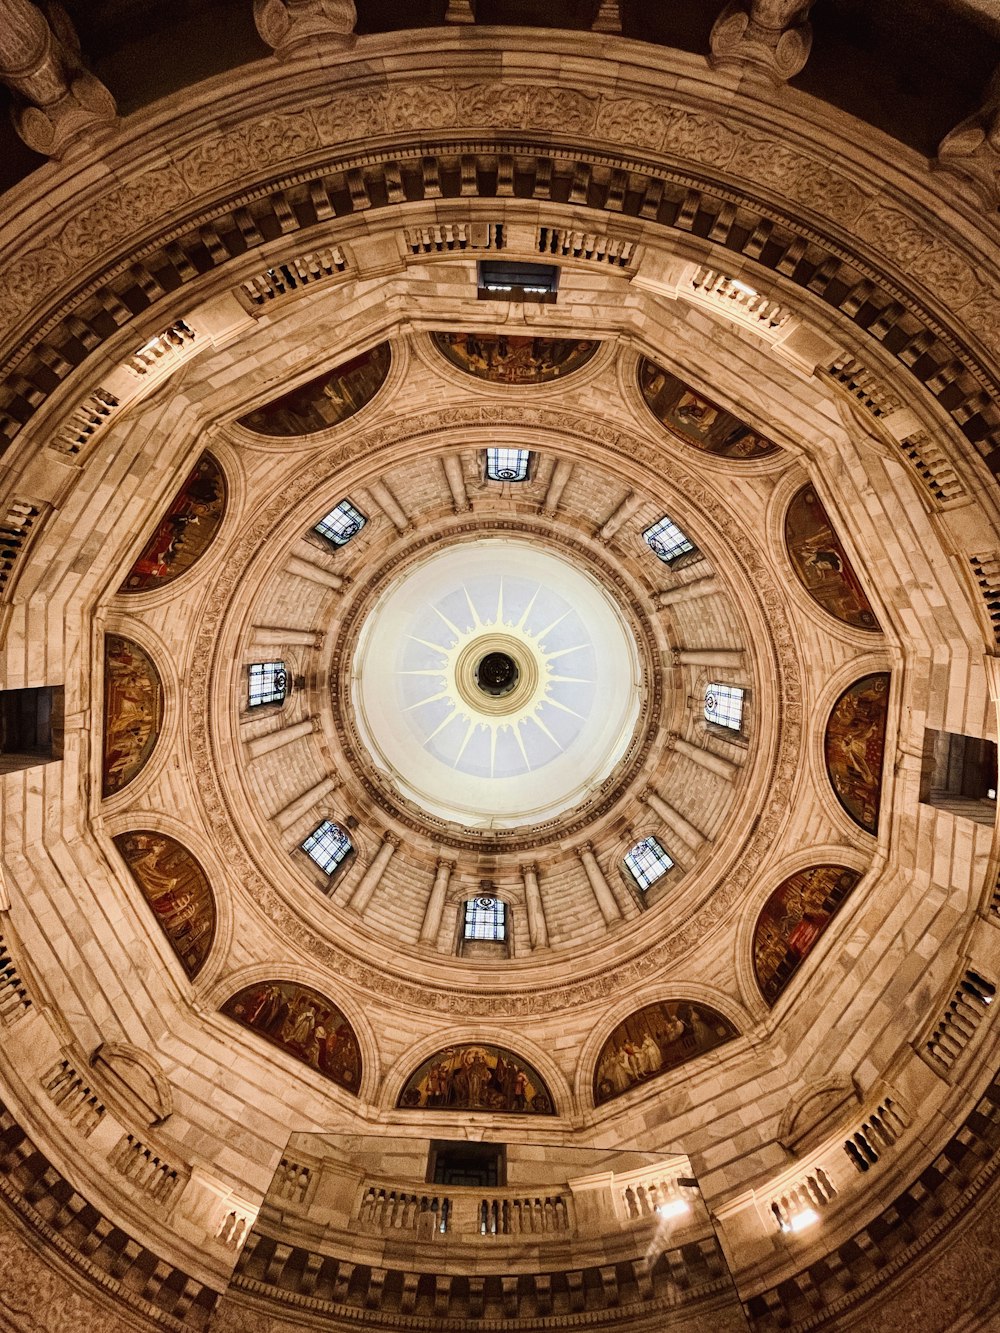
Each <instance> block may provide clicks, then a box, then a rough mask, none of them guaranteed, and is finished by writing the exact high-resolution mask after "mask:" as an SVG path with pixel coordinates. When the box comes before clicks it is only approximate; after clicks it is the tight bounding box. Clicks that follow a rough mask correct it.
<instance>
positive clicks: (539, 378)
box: [431, 333, 601, 387]
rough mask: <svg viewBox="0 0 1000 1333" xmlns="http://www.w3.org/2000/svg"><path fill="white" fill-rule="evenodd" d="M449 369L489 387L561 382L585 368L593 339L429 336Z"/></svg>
mask: <svg viewBox="0 0 1000 1333" xmlns="http://www.w3.org/2000/svg"><path fill="white" fill-rule="evenodd" d="M431 339H432V341H433V343H434V346H435V347H436V348H437V350H438V351H439V352H440V353H441V355H442V356H443V357H444V358H445V360H446V361H447V362H449V364H450V365H453V366H455V367H456V368H457V369H458V370H462V371H464V372H465V373H466V374H467V375H473V376H475V378H476V379H480V380H486V381H487V383H489V384H508V385H512V386H518V387H523V386H524V385H531V384H548V383H550V382H551V381H552V380H557V379H558V380H564V379H565V378H566V376H567V375H572V373H573V372H574V371H575V370H579V369H580V368H581V367H582V366H585V365H586V364H587V362H588V361H589V360H590V359H591V357H592V356H593V355H594V353H595V352H596V351H597V349H598V348H599V347H600V345H601V344H600V343H599V342H598V341H596V340H595V339H592V338H588V339H579V338H544V337H526V336H524V335H518V334H506V333H432V334H431Z"/></svg>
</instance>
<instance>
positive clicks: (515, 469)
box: [486, 449, 531, 481]
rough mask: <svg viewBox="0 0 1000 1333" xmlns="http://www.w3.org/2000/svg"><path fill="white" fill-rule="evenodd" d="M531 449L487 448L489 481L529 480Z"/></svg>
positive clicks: (487, 475)
mask: <svg viewBox="0 0 1000 1333" xmlns="http://www.w3.org/2000/svg"><path fill="white" fill-rule="evenodd" d="M530 458H531V450H530V449H487V450H486V480H487V481H527V480H528V461H529V459H530Z"/></svg>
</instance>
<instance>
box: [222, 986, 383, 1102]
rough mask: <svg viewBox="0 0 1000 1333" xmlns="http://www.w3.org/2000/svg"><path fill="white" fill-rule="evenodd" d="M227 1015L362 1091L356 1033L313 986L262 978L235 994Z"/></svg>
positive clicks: (353, 1089) (228, 1003)
mask: <svg viewBox="0 0 1000 1333" xmlns="http://www.w3.org/2000/svg"><path fill="white" fill-rule="evenodd" d="M222 1013H224V1014H225V1015H226V1016H227V1017H228V1018H234V1019H235V1020H236V1022H237V1023H241V1024H242V1025H243V1027H245V1028H249V1030H250V1031H251V1032H255V1033H257V1035H258V1036H261V1037H263V1038H264V1039H265V1040H266V1041H269V1042H271V1043H272V1044H273V1045H274V1046H279V1047H280V1048H281V1049H282V1050H283V1051H285V1052H287V1053H288V1054H289V1055H291V1056H292V1057H293V1058H294V1059H296V1060H301V1062H302V1063H303V1064H304V1065H308V1067H309V1068H310V1069H313V1070H315V1071H316V1072H317V1073H318V1074H322V1075H323V1076H324V1077H325V1078H328V1079H330V1080H331V1081H332V1082H334V1083H336V1084H338V1085H339V1086H340V1087H342V1088H346V1089H347V1091H348V1092H353V1093H355V1094H357V1092H358V1089H359V1087H360V1086H361V1075H362V1061H361V1046H360V1044H359V1042H358V1037H357V1034H356V1032H355V1031H354V1028H353V1027H352V1026H351V1023H350V1022H349V1021H348V1019H347V1018H346V1016H345V1015H344V1013H343V1011H342V1010H341V1009H340V1008H339V1007H338V1006H337V1005H336V1004H334V1002H333V1001H332V1000H330V999H328V998H327V997H326V996H325V995H321V994H320V992H319V991H317V990H313V988H312V987H311V986H304V985H302V983H301V982H298V981H277V980H275V981H270V980H269V981H257V982H254V983H253V984H252V985H249V986H244V987H243V989H242V990H239V991H237V992H236V994H235V995H231V996H230V997H229V999H228V1000H226V1002H225V1003H224V1004H223V1005H222Z"/></svg>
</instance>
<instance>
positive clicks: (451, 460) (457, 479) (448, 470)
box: [441, 454, 472, 514]
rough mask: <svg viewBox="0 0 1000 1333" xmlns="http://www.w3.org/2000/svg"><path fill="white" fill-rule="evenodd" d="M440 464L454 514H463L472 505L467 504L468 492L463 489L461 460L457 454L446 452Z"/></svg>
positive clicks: (463, 480)
mask: <svg viewBox="0 0 1000 1333" xmlns="http://www.w3.org/2000/svg"><path fill="white" fill-rule="evenodd" d="M441 465H442V467H443V468H444V475H445V480H446V481H447V483H448V489H449V491H451V507H452V509H453V510H454V511H455V513H456V514H464V513H465V512H466V510H468V509H471V508H472V506H471V505H470V504H469V493H468V491H467V490H466V489H465V473H464V472H463V471H462V460H461V459H460V458H459V456H458V454H447V455H445V457H444V458H442V460H441Z"/></svg>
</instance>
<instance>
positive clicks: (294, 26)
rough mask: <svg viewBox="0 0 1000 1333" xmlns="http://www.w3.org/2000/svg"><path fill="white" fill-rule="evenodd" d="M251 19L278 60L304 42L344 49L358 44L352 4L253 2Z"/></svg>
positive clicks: (343, 0)
mask: <svg viewBox="0 0 1000 1333" xmlns="http://www.w3.org/2000/svg"><path fill="white" fill-rule="evenodd" d="M253 17H254V22H255V23H256V24H257V31H258V32H259V33H260V35H261V37H263V39H264V41H265V42H267V44H268V46H270V47H273V48H274V54H275V55H276V56H277V57H278V59H279V60H280V59H282V58H283V57H284V56H286V55H288V54H289V53H290V52H291V51H293V50H294V49H295V48H296V47H299V46H301V45H302V44H303V43H304V42H311V41H322V42H324V43H326V44H327V45H331V46H336V47H338V48H347V47H350V46H353V45H354V43H355V41H356V40H357V38H356V37H355V35H354V25H355V24H356V23H357V21H358V14H357V10H356V9H355V8H354V0H253Z"/></svg>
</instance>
